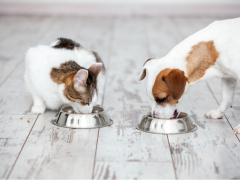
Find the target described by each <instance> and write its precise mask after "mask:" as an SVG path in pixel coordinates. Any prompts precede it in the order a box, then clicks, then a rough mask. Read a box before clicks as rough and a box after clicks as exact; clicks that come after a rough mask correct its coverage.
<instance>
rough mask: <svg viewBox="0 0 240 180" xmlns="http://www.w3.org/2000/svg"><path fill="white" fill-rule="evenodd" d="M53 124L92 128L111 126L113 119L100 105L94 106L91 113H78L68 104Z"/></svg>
mask: <svg viewBox="0 0 240 180" xmlns="http://www.w3.org/2000/svg"><path fill="white" fill-rule="evenodd" d="M53 124H54V125H57V126H60V127H66V128H82V129H90V128H101V127H105V126H110V125H112V124H113V121H112V120H111V119H109V117H108V115H107V114H106V113H105V112H104V110H103V108H101V107H99V106H95V107H93V111H92V113H91V114H76V113H75V112H74V110H73V108H72V107H70V106H68V107H63V108H62V109H61V110H60V112H59V113H58V115H57V119H55V120H53Z"/></svg>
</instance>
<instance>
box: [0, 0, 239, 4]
mask: <svg viewBox="0 0 240 180" xmlns="http://www.w3.org/2000/svg"><path fill="white" fill-rule="evenodd" d="M0 3H31V4H36V3H37V4H38V3H44V4H45V3H47V4H51V3H57V4H71V3H74V4H106V3H107V4H117V3H121V4H122V3H124V4H164V5H175V4H182V5H186V4H191V5H198V4H206V5H211V4H212V5H234V4H236V5H239V4H240V0H0Z"/></svg>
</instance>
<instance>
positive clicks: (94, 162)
mask: <svg viewBox="0 0 240 180" xmlns="http://www.w3.org/2000/svg"><path fill="white" fill-rule="evenodd" d="M99 131H100V128H98V134H97V142H96V148H95V154H94V161H93V170H92V179H93V178H94V170H95V164H96V157H97V146H98V138H99Z"/></svg>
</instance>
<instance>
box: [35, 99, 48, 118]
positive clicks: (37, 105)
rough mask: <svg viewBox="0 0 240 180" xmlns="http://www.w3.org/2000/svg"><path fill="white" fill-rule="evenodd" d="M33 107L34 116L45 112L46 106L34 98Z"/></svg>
mask: <svg viewBox="0 0 240 180" xmlns="http://www.w3.org/2000/svg"><path fill="white" fill-rule="evenodd" d="M33 99H34V105H33V107H32V113H35V114H42V113H44V112H45V110H46V106H45V104H44V102H43V101H42V100H40V99H39V98H38V97H34V98H33Z"/></svg>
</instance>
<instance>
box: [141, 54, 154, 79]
mask: <svg viewBox="0 0 240 180" xmlns="http://www.w3.org/2000/svg"><path fill="white" fill-rule="evenodd" d="M153 62H154V58H150V59H148V60H147V61H146V62H145V63H144V64H143V68H142V71H141V73H140V75H139V77H138V80H139V81H141V80H143V79H144V78H145V77H146V75H147V69H148V68H149V66H150V64H152V63H153Z"/></svg>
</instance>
